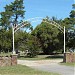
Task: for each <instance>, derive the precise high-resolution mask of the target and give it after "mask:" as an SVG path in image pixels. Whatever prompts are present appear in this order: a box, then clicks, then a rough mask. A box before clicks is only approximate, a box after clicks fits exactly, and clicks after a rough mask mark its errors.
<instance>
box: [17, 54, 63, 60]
mask: <svg viewBox="0 0 75 75" xmlns="http://www.w3.org/2000/svg"><path fill="white" fill-rule="evenodd" d="M18 59H20V60H50V59H63V56H59V55H38V56H37V57H34V58H28V57H24V56H22V57H20V58H18Z"/></svg>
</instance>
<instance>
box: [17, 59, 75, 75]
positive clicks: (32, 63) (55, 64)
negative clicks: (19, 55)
mask: <svg viewBox="0 0 75 75" xmlns="http://www.w3.org/2000/svg"><path fill="white" fill-rule="evenodd" d="M62 61H63V60H62V59H56V60H18V64H21V65H26V66H28V67H31V68H33V69H38V70H42V71H47V72H54V73H59V74H60V75H75V73H74V67H69V66H64V65H60V64H59V63H60V62H62Z"/></svg>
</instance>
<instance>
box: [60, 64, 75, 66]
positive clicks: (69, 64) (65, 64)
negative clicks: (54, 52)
mask: <svg viewBox="0 0 75 75" xmlns="http://www.w3.org/2000/svg"><path fill="white" fill-rule="evenodd" d="M60 64H61V65H65V66H71V67H74V66H75V63H60Z"/></svg>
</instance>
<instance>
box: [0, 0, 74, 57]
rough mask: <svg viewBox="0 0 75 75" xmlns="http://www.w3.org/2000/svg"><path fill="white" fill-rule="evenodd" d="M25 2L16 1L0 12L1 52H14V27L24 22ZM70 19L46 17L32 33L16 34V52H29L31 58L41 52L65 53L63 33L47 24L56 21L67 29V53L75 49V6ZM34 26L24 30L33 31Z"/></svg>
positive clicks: (19, 32) (21, 31) (21, 32)
mask: <svg viewBox="0 0 75 75" xmlns="http://www.w3.org/2000/svg"><path fill="white" fill-rule="evenodd" d="M24 8H25V7H24V6H23V0H15V1H14V2H11V4H9V5H6V6H5V7H4V9H5V11H3V12H0V16H1V18H0V52H12V25H17V24H19V23H21V22H22V20H23V19H24V14H25V9H24ZM72 8H73V10H71V12H70V15H69V17H66V18H64V19H63V20H62V19H57V18H56V17H52V18H49V17H48V16H47V17H46V19H43V20H46V22H44V21H43V20H42V22H41V23H40V24H39V25H37V26H36V28H35V29H33V30H31V33H29V32H26V31H23V30H22V29H19V30H18V31H17V32H16V33H15V50H21V51H25V50H29V52H30V56H31V57H33V56H36V55H37V54H39V53H40V52H43V53H45V54H52V53H57V52H60V53H63V43H64V42H63V39H64V38H63V36H64V35H63V33H62V32H61V31H60V30H59V29H58V28H56V27H55V26H53V25H51V24H49V23H47V22H51V20H52V21H55V22H56V23H58V24H59V25H60V26H61V27H62V28H63V27H64V26H65V27H66V51H69V49H71V50H72V51H73V50H74V49H75V42H74V41H75V4H73V5H72ZM31 27H32V26H30V25H29V26H27V27H24V28H29V29H31Z"/></svg>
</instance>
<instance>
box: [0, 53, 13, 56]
mask: <svg viewBox="0 0 75 75" xmlns="http://www.w3.org/2000/svg"><path fill="white" fill-rule="evenodd" d="M11 54H12V52H9V53H1V54H0V56H10V55H11Z"/></svg>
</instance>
